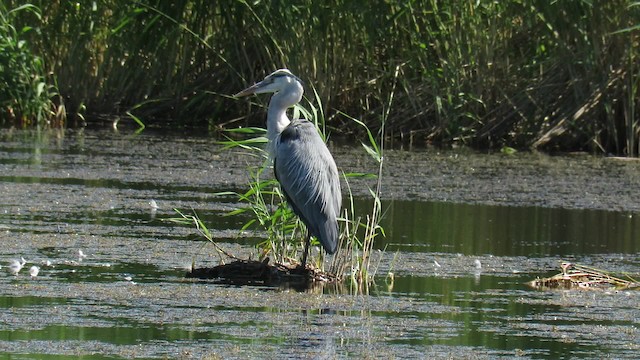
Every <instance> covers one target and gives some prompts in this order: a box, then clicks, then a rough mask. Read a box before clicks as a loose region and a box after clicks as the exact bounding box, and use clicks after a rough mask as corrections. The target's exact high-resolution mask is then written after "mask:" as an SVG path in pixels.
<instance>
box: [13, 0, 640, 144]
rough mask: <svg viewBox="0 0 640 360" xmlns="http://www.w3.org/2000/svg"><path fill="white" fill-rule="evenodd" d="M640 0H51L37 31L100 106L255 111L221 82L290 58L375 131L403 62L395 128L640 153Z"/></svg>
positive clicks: (204, 121) (72, 98) (66, 89)
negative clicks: (639, 93)
mask: <svg viewBox="0 0 640 360" xmlns="http://www.w3.org/2000/svg"><path fill="white" fill-rule="evenodd" d="M11 3H13V2H12V1H9V4H11ZM636 3H637V2H632V1H628V0H612V1H567V2H547V1H532V0H517V1H510V2H498V1H453V2H450V1H439V0H418V1H409V2H407V1H399V0H394V1H374V2H364V1H347V0H337V1H333V2H330V3H327V2H317V1H310V0H303V1H300V2H296V3H295V4H292V3H284V2H267V1H259V2H248V1H217V2H214V3H211V2H209V1H203V0H181V1H173V2H159V1H149V0H140V1H133V2H119V1H114V0H99V1H98V0H96V1H90V2H65V1H63V2H49V1H44V0H39V1H34V4H36V5H37V6H38V7H40V8H41V9H42V14H43V16H42V19H43V20H42V26H41V28H42V32H41V34H46V37H45V36H42V35H39V34H36V33H34V32H31V33H30V34H29V43H30V44H34V45H35V48H36V49H37V51H36V53H37V54H38V55H40V56H42V57H43V59H44V60H45V64H46V66H47V71H51V72H53V73H54V74H55V75H56V76H57V78H58V80H59V86H60V91H61V92H62V93H64V94H65V96H67V104H68V106H67V108H69V109H74V111H75V109H77V108H79V107H80V106H81V105H84V106H85V107H86V109H87V111H86V112H87V114H88V115H93V116H95V115H97V114H102V113H105V114H120V115H124V114H126V113H127V112H130V113H131V114H133V115H135V116H137V117H139V118H141V119H143V120H144V121H145V122H146V123H151V122H161V121H168V122H170V124H172V125H175V126H188V125H198V126H201V125H208V126H210V127H211V128H212V129H220V128H232V127H236V126H238V125H242V126H245V127H246V126H252V125H256V124H259V121H260V119H259V118H258V117H257V116H249V117H242V118H238V117H237V116H236V114H238V113H239V112H240V109H241V107H240V105H238V104H237V103H236V102H234V101H233V100H231V99H229V98H228V97H224V96H213V95H217V94H229V93H232V92H233V91H234V89H237V88H239V87H240V86H242V85H243V84H245V83H246V82H247V79H255V78H257V77H258V76H257V74H262V73H264V72H266V71H268V70H271V69H274V68H280V67H284V66H286V67H289V68H291V69H292V70H293V71H294V72H295V73H297V74H299V75H300V76H302V77H304V78H306V79H309V80H310V81H312V82H313V83H314V84H316V87H317V89H318V93H319V96H320V97H321V98H322V99H324V101H323V104H322V107H323V111H324V112H325V113H328V114H329V113H331V114H332V115H331V116H330V117H329V118H328V119H327V126H328V127H329V128H330V129H332V130H333V131H340V132H341V133H346V134H358V135H364V131H363V130H362V128H361V127H360V126H358V125H356V124H354V123H353V122H352V121H350V120H349V119H348V118H346V117H344V116H341V115H337V114H336V113H335V112H330V110H331V109H341V110H342V111H344V112H346V113H349V114H359V118H360V119H362V121H363V122H364V123H365V124H366V125H367V126H368V127H369V128H370V129H371V130H372V131H374V132H377V131H378V130H379V129H380V123H379V121H378V116H379V114H380V113H382V109H383V108H384V106H385V102H386V100H387V99H386V94H388V93H389V91H390V89H391V87H392V85H393V84H394V82H395V80H394V72H395V68H396V67H397V66H398V65H401V71H400V74H399V76H398V79H397V84H398V85H397V86H398V87H397V91H396V96H395V104H396V105H395V106H394V107H393V109H392V110H391V112H390V113H389V121H388V123H387V124H386V133H387V136H388V137H394V138H399V137H410V138H415V139H420V140H423V141H427V142H436V143H445V144H446V143H451V142H460V143H465V144H470V145H474V146H478V147H491V146H495V147H502V146H505V145H507V146H513V147H540V148H553V149H567V150H575V149H594V150H598V151H605V150H606V151H611V152H616V153H628V154H634V153H635V152H634V150H633V149H634V148H637V145H634V144H637V143H638V131H637V129H636V126H635V125H634V124H635V123H636V122H637V111H631V110H632V109H635V108H636V107H637V105H638V96H637V91H636V90H634V89H636V88H637V85H638V84H637V79H638V72H639V69H638V66H637V65H635V64H636V63H637V62H638V61H637V59H638V51H639V50H638V49H640V47H639V46H637V43H638V35H637V33H638V31H637V28H635V27H634V26H637V24H638V23H640V6H637V4H636ZM23 18H24V19H23ZM18 20H21V21H22V22H23V23H26V22H27V21H28V20H29V16H27V15H26V14H22V15H21V16H20V19H18ZM622 29H627V31H624V32H621V31H620V30H622ZM636 152H637V151H636Z"/></svg>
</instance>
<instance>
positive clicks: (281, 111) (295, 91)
mask: <svg viewBox="0 0 640 360" xmlns="http://www.w3.org/2000/svg"><path fill="white" fill-rule="evenodd" d="M302 92H303V89H302V85H300V83H298V82H297V81H296V82H294V83H291V84H290V86H289V87H287V88H285V89H283V90H282V91H279V92H277V93H275V94H273V96H272V97H271V101H270V102H269V110H268V111H267V138H268V139H269V144H270V146H269V154H270V155H271V158H274V155H275V152H274V150H275V147H276V146H277V143H278V140H279V139H278V137H279V136H280V133H282V131H283V130H284V129H285V128H286V127H287V126H288V125H289V123H291V120H289V118H288V117H287V109H288V108H290V107H292V106H294V105H295V104H297V103H298V102H300V99H302Z"/></svg>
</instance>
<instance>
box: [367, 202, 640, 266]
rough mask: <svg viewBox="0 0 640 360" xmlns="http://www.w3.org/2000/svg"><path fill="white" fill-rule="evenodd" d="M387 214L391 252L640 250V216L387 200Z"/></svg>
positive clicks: (537, 253)
mask: <svg viewBox="0 0 640 360" xmlns="http://www.w3.org/2000/svg"><path fill="white" fill-rule="evenodd" d="M367 206H368V204H367V203H366V202H365V201H359V202H357V203H356V207H361V208H365V209H366V208H367ZM383 209H384V210H385V218H384V219H383V221H382V225H383V227H384V229H385V232H386V234H387V237H386V238H382V239H381V241H379V242H378V243H377V244H376V246H377V247H378V248H384V247H385V246H386V247H387V250H390V251H395V250H402V251H419V252H424V251H429V252H456V253H462V254H468V255H472V254H479V255H480V254H493V255H497V256H549V255H559V256H564V255H580V254H594V253H634V252H638V251H640V244H639V243H638V241H637V239H638V238H640V216H638V215H637V214H634V213H624V212H616V211H602V210H575V209H572V210H569V209H552V208H543V207H512V206H488V205H470V204H455V203H446V202H416V201H387V202H383Z"/></svg>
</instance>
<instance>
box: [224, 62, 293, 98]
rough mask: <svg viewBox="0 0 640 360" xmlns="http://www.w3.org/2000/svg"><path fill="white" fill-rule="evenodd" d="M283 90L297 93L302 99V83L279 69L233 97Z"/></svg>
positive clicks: (284, 70)
mask: <svg viewBox="0 0 640 360" xmlns="http://www.w3.org/2000/svg"><path fill="white" fill-rule="evenodd" d="M284 90H287V91H289V92H296V93H297V92H299V93H300V97H302V81H301V80H300V79H299V78H298V77H297V76H295V75H293V74H292V73H291V71H289V70H287V69H279V70H276V71H274V72H272V73H271V74H269V75H268V76H267V77H265V78H264V80H262V81H260V82H259V83H256V84H254V85H252V86H249V87H248V88H246V89H244V90H242V91H240V92H239V93H237V94H235V95H234V97H240V96H247V95H253V94H265V93H277V92H281V91H284Z"/></svg>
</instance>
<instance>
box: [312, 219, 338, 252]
mask: <svg viewBox="0 0 640 360" xmlns="http://www.w3.org/2000/svg"><path fill="white" fill-rule="evenodd" d="M318 230H319V231H318V236H317V238H318V240H320V244H322V247H323V248H324V250H325V251H326V252H327V253H329V254H335V253H336V250H337V249H338V238H339V236H340V233H339V229H338V220H336V219H335V218H333V219H327V220H326V221H325V222H324V224H322V225H321V226H320V228H319V229H318Z"/></svg>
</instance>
